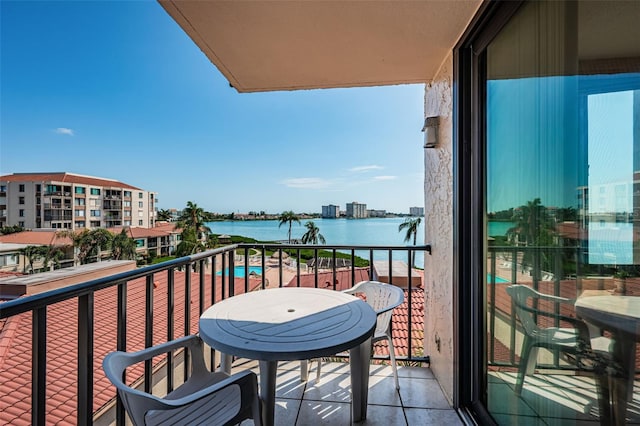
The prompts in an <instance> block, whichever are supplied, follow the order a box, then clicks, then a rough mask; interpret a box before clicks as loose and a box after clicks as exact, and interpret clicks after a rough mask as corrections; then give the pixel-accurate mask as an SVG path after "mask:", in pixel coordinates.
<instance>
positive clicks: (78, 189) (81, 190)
mask: <svg viewBox="0 0 640 426" xmlns="http://www.w3.org/2000/svg"><path fill="white" fill-rule="evenodd" d="M86 191H87V189H86V188H85V187H84V186H76V190H75V192H76V194H85V193H86Z"/></svg>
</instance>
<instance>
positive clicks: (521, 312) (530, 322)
mask: <svg viewBox="0 0 640 426" xmlns="http://www.w3.org/2000/svg"><path fill="white" fill-rule="evenodd" d="M506 291H507V293H508V294H509V296H511V299H512V300H513V305H514V308H515V312H516V316H517V317H518V318H519V319H520V324H522V332H523V334H524V339H523V341H522V349H521V351H520V366H519V368H518V376H517V378H516V387H515V391H516V394H517V395H520V394H521V393H522V387H523V384H524V379H525V377H526V376H527V375H531V374H533V372H534V369H535V366H536V364H537V359H538V349H539V348H545V349H549V350H554V349H557V350H559V351H561V352H564V353H568V354H572V355H574V356H576V357H577V358H578V359H579V358H580V357H585V356H588V355H589V354H590V353H595V354H599V355H600V356H601V357H602V358H603V359H609V358H610V352H609V348H610V346H611V340H610V339H608V338H607V337H603V336H601V335H599V334H598V333H597V332H596V330H590V329H589V327H588V326H587V324H585V323H584V322H583V321H581V320H579V319H577V318H573V317H567V316H564V315H560V314H559V313H557V312H559V307H558V306H559V305H560V304H562V303H567V304H570V305H573V304H574V302H575V301H574V300H572V299H567V298H564V297H559V296H552V295H549V294H544V293H540V292H537V291H536V290H534V289H532V288H531V287H529V286H525V285H511V286H509V287H507V288H506ZM529 300H532V302H531V303H529V302H528V301H529ZM534 301H537V303H534ZM545 302H546V303H547V305H544V303H545ZM556 308H557V310H556ZM534 315H537V316H544V317H549V318H555V319H557V320H558V321H564V322H566V323H568V324H571V327H545V328H542V327H540V326H538V324H537V322H536V320H535V317H534Z"/></svg>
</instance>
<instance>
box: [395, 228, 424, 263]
mask: <svg viewBox="0 0 640 426" xmlns="http://www.w3.org/2000/svg"><path fill="white" fill-rule="evenodd" d="M421 223H422V218H421V217H416V218H415V219H412V218H410V217H408V218H406V219H405V220H404V222H402V223H401V224H400V225H398V232H402V231H403V230H405V229H406V234H405V235H404V242H405V243H406V242H409V241H410V240H411V239H412V238H413V245H414V246H415V245H416V239H417V237H418V228H419V227H420V224H421ZM411 261H412V263H413V264H414V265H415V264H416V252H415V251H414V252H413V253H412V259H411Z"/></svg>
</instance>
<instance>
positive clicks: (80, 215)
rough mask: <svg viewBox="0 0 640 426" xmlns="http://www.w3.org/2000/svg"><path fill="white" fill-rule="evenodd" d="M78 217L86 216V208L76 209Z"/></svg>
mask: <svg viewBox="0 0 640 426" xmlns="http://www.w3.org/2000/svg"><path fill="white" fill-rule="evenodd" d="M75 212H76V217H84V210H76V211H75Z"/></svg>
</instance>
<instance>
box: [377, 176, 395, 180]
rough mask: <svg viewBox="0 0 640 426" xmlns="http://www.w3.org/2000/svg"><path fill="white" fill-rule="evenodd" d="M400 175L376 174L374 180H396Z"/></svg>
mask: <svg viewBox="0 0 640 426" xmlns="http://www.w3.org/2000/svg"><path fill="white" fill-rule="evenodd" d="M395 179H398V176H374V177H373V180H395Z"/></svg>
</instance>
